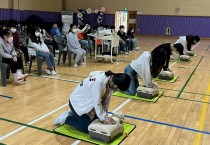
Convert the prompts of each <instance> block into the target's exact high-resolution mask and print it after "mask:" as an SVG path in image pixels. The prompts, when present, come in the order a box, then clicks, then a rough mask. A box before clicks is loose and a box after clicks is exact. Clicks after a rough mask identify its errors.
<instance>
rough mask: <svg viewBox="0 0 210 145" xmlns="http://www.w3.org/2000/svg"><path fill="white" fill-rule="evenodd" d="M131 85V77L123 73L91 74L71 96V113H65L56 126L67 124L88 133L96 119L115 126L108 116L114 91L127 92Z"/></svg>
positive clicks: (55, 123)
mask: <svg viewBox="0 0 210 145" xmlns="http://www.w3.org/2000/svg"><path fill="white" fill-rule="evenodd" d="M129 84H130V77H129V76H128V75H126V74H123V73H113V72H111V71H107V72H102V71H95V72H91V73H90V75H89V76H88V77H87V78H85V79H84V80H83V81H82V82H81V83H80V84H78V85H77V87H76V88H75V89H74V91H73V92H72V94H71V95H70V99H69V107H70V109H71V111H69V112H68V111H65V112H63V113H62V114H61V115H60V116H59V117H58V118H57V119H56V120H55V121H54V125H63V124H67V125H69V126H72V127H74V128H76V129H77V130H79V131H82V132H85V133H88V126H89V125H90V124H91V122H92V121H93V120H94V119H97V118H98V119H99V120H100V121H102V123H103V124H115V123H116V122H115V121H114V119H112V118H111V117H108V114H107V111H108V107H109V103H110V99H111V96H112V93H113V90H118V89H119V90H121V91H125V90H127V89H128V87H129Z"/></svg>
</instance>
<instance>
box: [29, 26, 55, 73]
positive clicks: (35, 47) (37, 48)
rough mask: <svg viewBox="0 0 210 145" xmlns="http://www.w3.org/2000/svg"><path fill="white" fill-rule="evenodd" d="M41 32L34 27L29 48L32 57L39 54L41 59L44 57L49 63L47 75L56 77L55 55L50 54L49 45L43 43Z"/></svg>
mask: <svg viewBox="0 0 210 145" xmlns="http://www.w3.org/2000/svg"><path fill="white" fill-rule="evenodd" d="M40 35H41V32H40V29H39V27H32V28H31V32H30V38H29V41H28V46H29V49H30V51H29V52H31V54H32V55H35V56H36V54H37V56H39V57H43V58H44V59H45V61H46V63H47V69H46V73H47V74H49V75H51V74H52V75H56V72H55V69H54V67H55V60H54V55H53V53H51V52H50V50H49V49H48V47H47V45H46V44H45V43H44V42H43V41H41V37H40Z"/></svg>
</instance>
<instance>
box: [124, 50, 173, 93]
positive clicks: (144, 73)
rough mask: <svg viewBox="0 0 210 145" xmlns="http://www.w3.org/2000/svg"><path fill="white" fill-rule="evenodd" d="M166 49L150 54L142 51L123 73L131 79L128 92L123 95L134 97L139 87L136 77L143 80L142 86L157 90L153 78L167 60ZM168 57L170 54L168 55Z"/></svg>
mask: <svg viewBox="0 0 210 145" xmlns="http://www.w3.org/2000/svg"><path fill="white" fill-rule="evenodd" d="M167 55H168V54H167V50H166V49H155V50H153V51H152V52H151V53H150V52H148V51H144V52H143V53H142V54H141V55H140V56H139V57H138V58H137V59H136V60H133V61H132V62H131V63H130V64H129V65H128V66H127V67H126V68H125V69H124V73H125V74H128V75H129V76H130V77H131V83H130V86H129V88H128V90H126V91H123V93H125V94H128V95H132V96H134V95H135V94H136V89H137V88H138V87H139V81H138V78H137V75H140V76H141V77H142V78H143V82H144V86H146V87H148V88H158V86H157V84H156V83H155V82H152V79H153V78H156V77H157V76H158V75H159V73H160V71H161V69H162V68H163V67H164V64H165V62H166V60H167V58H168V56H167ZM169 56H170V54H169Z"/></svg>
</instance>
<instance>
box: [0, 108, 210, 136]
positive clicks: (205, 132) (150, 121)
mask: <svg viewBox="0 0 210 145" xmlns="http://www.w3.org/2000/svg"><path fill="white" fill-rule="evenodd" d="M108 113H109V114H113V113H112V112H108ZM124 116H125V117H126V118H130V119H134V120H139V121H144V122H149V123H154V124H157V125H164V126H169V127H174V128H178V129H182V130H187V131H191V132H196V133H202V134H207V135H210V132H207V131H202V130H199V129H193V128H189V127H184V126H180V125H175V124H170V123H165V122H160V121H155V120H150V119H145V118H140V117H135V116H130V115H126V114H125V115H124ZM0 120H3V121H7V122H10V123H14V124H18V125H22V127H24V128H26V127H30V128H34V129H37V130H41V131H45V132H49V133H53V134H57V133H56V132H53V131H52V130H48V129H44V128H41V127H37V126H33V125H29V124H24V123H21V122H17V121H13V120H9V119H5V118H0ZM59 135H61V134H59ZM62 136H64V135H62ZM65 137H66V136H65ZM1 138H2V137H1Z"/></svg>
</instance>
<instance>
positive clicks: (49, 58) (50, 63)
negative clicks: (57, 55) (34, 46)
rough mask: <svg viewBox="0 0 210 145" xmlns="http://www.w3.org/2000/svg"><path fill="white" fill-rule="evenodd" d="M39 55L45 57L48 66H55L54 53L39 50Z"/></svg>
mask: <svg viewBox="0 0 210 145" xmlns="http://www.w3.org/2000/svg"><path fill="white" fill-rule="evenodd" d="M37 56H40V57H44V59H45V61H46V63H47V68H54V64H55V62H54V55H53V54H52V53H50V54H48V53H45V52H42V51H38V52H37Z"/></svg>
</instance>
